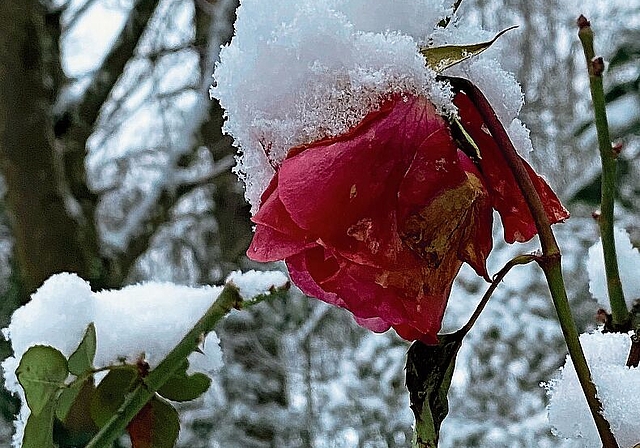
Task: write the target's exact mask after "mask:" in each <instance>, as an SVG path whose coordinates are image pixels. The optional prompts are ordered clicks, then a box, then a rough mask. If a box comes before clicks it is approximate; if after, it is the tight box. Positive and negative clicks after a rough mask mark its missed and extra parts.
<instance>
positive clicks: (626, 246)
mask: <svg viewBox="0 0 640 448" xmlns="http://www.w3.org/2000/svg"><path fill="white" fill-rule="evenodd" d="M614 237H615V242H616V256H617V258H618V269H619V272H620V282H621V283H622V290H623V292H624V298H625V300H626V302H627V307H628V308H629V309H631V307H632V306H633V304H634V303H635V301H636V300H638V299H640V252H638V248H637V247H633V245H632V244H631V240H630V239H629V234H628V233H627V231H626V230H624V229H620V228H617V227H616V228H615V229H614ZM587 272H588V273H589V291H590V292H591V295H592V296H593V298H594V299H596V300H597V301H598V305H600V307H601V308H603V309H604V310H605V311H607V312H609V313H610V312H611V304H610V303H609V293H608V292H607V277H606V274H605V271H604V254H603V252H602V239H600V240H598V242H597V243H596V244H594V245H593V246H591V247H590V248H589V255H588V257H587Z"/></svg>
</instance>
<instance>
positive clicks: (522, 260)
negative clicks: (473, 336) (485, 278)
mask: <svg viewBox="0 0 640 448" xmlns="http://www.w3.org/2000/svg"><path fill="white" fill-rule="evenodd" d="M537 259H538V256H537V255H533V254H527V255H518V256H517V257H514V258H512V259H511V260H509V261H508V262H507V264H505V265H504V267H503V268H502V269H500V271H498V273H497V274H496V275H494V276H493V280H492V281H491V285H490V286H489V288H488V289H487V292H485V293H484V296H482V299H480V303H478V306H477V307H476V310H475V311H474V312H473V314H472V315H471V317H470V318H469V321H468V322H467V323H466V324H465V325H464V326H463V327H462V328H460V329H459V330H458V331H456V333H458V334H460V335H462V337H464V336H465V335H466V334H467V333H468V332H469V330H471V327H473V325H474V324H475V323H476V321H477V320H478V317H480V314H481V313H482V310H484V307H485V306H486V305H487V303H488V302H489V299H490V298H491V295H492V294H493V292H494V291H495V290H496V288H497V287H498V285H499V284H500V282H501V281H502V279H503V278H504V277H505V276H506V275H507V273H508V272H509V271H510V270H511V268H513V267H514V266H518V265H521V264H527V263H531V262H532V261H536V260H537Z"/></svg>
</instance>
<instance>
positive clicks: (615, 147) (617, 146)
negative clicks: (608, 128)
mask: <svg viewBox="0 0 640 448" xmlns="http://www.w3.org/2000/svg"><path fill="white" fill-rule="evenodd" d="M623 147H624V145H623V144H622V141H620V140H618V141H617V142H614V143H612V144H611V150H612V151H613V157H618V156H619V155H620V153H621V152H622V148H623Z"/></svg>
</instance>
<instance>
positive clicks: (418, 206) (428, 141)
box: [247, 94, 568, 343]
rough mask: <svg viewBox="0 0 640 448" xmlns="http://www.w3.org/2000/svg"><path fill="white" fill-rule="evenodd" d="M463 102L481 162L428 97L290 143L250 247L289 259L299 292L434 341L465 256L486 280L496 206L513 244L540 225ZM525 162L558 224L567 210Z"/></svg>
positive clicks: (382, 326)
mask: <svg viewBox="0 0 640 448" xmlns="http://www.w3.org/2000/svg"><path fill="white" fill-rule="evenodd" d="M455 103H456V105H457V106H458V108H459V113H460V118H461V122H462V123H463V124H464V126H465V129H466V130H467V132H468V133H469V134H470V135H471V136H472V138H473V139H474V141H475V142H476V143H477V145H478V147H479V148H480V151H481V159H480V160H478V166H476V164H475V163H474V162H473V161H472V160H471V159H470V158H469V157H468V156H467V155H466V154H465V153H463V152H462V151H461V150H459V149H458V148H457V146H456V144H455V143H454V141H453V139H452V138H451V135H450V132H449V126H448V123H447V122H446V121H445V120H444V119H443V118H442V117H440V115H438V113H437V111H436V110H435V108H434V106H433V105H432V104H431V102H430V101H429V100H428V99H426V98H424V97H416V96H409V97H400V96H397V97H394V98H393V99H391V100H389V101H387V102H385V103H384V104H383V105H382V106H381V108H380V109H379V110H377V111H375V112H371V113H370V114H369V115H367V117H366V118H365V119H364V120H363V121H362V122H361V123H360V124H359V125H358V126H356V127H355V128H353V129H352V130H350V131H349V132H347V133H345V134H343V135H340V136H338V137H335V138H330V139H325V140H321V141H318V142H314V143H311V144H309V145H304V146H300V147H296V148H293V149H291V150H290V152H289V154H288V155H287V158H286V159H285V160H284V161H283V162H282V165H281V166H280V168H279V169H278V172H277V173H276V174H275V176H274V177H273V179H272V180H271V183H270V185H269V187H268V188H267V189H266V191H265V192H264V193H263V195H262V205H261V207H260V210H259V211H258V213H257V214H256V215H255V216H254V217H253V221H254V223H255V224H256V225H257V226H256V232H255V235H254V238H253V241H252V243H251V246H250V247H249V250H248V252H247V255H248V256H249V257H250V258H251V259H253V260H256V261H275V260H285V262H286V264H287V267H288V269H289V273H290V275H291V279H292V281H293V282H294V283H295V284H296V285H297V286H298V287H299V288H300V289H301V290H302V291H303V292H305V293H306V294H308V295H310V296H313V297H317V298H319V299H321V300H323V301H325V302H328V303H331V304H334V305H337V306H340V307H343V308H346V309H348V310H350V311H351V312H352V313H353V314H354V316H355V318H356V320H357V321H358V322H359V323H360V324H361V325H363V326H365V327H367V328H370V329H372V330H374V331H385V330H387V329H388V328H389V327H393V328H394V329H395V330H396V331H397V332H398V334H399V335H400V336H402V337H403V338H405V339H407V340H415V339H420V340H422V341H423V342H425V343H435V342H437V337H436V335H437V332H438V330H439V329H440V325H441V321H442V316H443V314H444V310H445V307H446V304H447V300H448V297H449V293H450V290H451V285H452V283H453V280H454V278H455V276H456V275H457V273H458V270H459V269H460V266H461V265H462V263H463V262H466V263H469V264H470V265H471V266H472V267H473V268H474V269H475V271H476V272H477V273H478V274H479V275H481V276H483V277H485V278H487V271H486V267H485V261H486V258H487V256H488V255H489V252H490V251H491V248H492V245H493V241H492V234H491V228H492V220H493V219H492V213H493V212H492V209H493V208H495V209H496V210H498V212H499V213H500V215H501V217H502V221H503V223H504V228H505V239H506V240H507V241H508V242H513V241H525V240H528V239H530V238H531V237H533V236H534V235H535V233H536V229H535V225H534V224H533V221H532V218H531V215H530V213H529V210H528V208H527V206H526V203H525V202H524V198H523V197H522V195H521V193H520V190H519V189H518V186H517V185H516V183H515V179H514V178H513V175H512V174H511V172H510V171H509V169H508V168H507V165H506V162H505V161H504V160H503V159H502V157H501V155H500V153H499V150H498V148H497V146H496V144H495V142H494V141H493V139H492V138H491V136H490V135H489V134H488V133H487V132H486V131H485V130H484V127H483V123H482V119H481V118H480V116H479V114H478V113H477V111H476V110H475V108H474V107H473V105H472V104H471V102H470V101H469V100H468V99H467V98H466V97H465V96H464V95H463V94H458V95H457V96H456V101H455ZM527 168H528V169H529V170H530V174H531V176H532V179H533V181H534V183H535V185H536V187H537V189H538V191H539V193H540V195H541V197H542V199H543V201H544V203H545V206H546V208H547V212H548V214H549V217H550V219H551V221H552V222H558V221H561V220H563V219H565V218H567V217H568V214H567V212H566V210H564V208H563V207H562V205H561V204H560V202H559V201H558V199H557V197H556V196H555V194H554V193H553V192H552V191H551V189H550V188H549V186H548V185H547V184H546V183H545V182H544V181H543V180H542V179H541V178H540V177H538V176H537V175H536V174H535V173H534V172H533V170H531V169H530V168H529V166H528V165H527Z"/></svg>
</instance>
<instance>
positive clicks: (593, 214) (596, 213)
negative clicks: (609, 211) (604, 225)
mask: <svg viewBox="0 0 640 448" xmlns="http://www.w3.org/2000/svg"><path fill="white" fill-rule="evenodd" d="M601 214H602V213H601V212H600V210H594V211H593V212H591V217H592V218H593V219H595V220H596V221H598V220H599V219H600V215H601Z"/></svg>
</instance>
